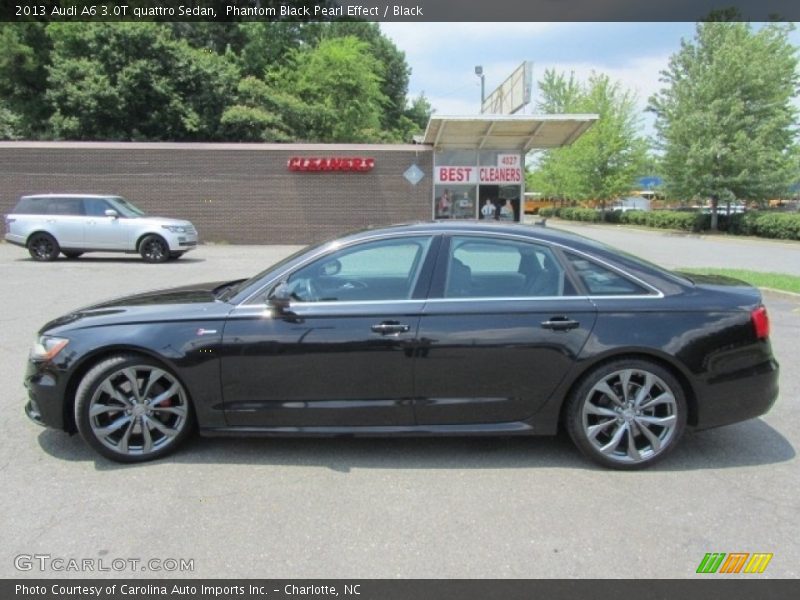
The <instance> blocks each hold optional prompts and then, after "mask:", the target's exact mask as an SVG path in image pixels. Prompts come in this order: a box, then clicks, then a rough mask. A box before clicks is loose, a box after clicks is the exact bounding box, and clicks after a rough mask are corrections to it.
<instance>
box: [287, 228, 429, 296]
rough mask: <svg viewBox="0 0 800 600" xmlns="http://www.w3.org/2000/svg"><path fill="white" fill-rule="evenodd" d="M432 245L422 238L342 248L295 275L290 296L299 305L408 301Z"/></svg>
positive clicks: (291, 281)
mask: <svg viewBox="0 0 800 600" xmlns="http://www.w3.org/2000/svg"><path fill="white" fill-rule="evenodd" d="M430 243H431V238H430V236H419V237H406V238H396V239H389V240H380V241H374V242H367V243H364V244H358V245H357V246H353V247H349V248H343V249H342V250H339V251H336V252H333V253H331V254H328V255H326V256H324V257H322V258H319V259H317V260H315V261H314V262H312V263H311V264H309V265H306V266H305V267H302V268H300V269H298V270H297V271H295V272H294V273H292V275H291V276H289V278H288V279H287V280H286V284H287V285H288V291H289V294H290V295H291V297H292V298H293V299H294V300H296V301H299V302H355V301H381V300H383V301H392V300H408V299H410V298H411V296H412V294H413V292H414V288H415V287H416V285H417V280H418V278H419V274H420V271H421V269H422V264H423V262H424V260H425V256H426V254H427V251H428V248H429V247H430Z"/></svg>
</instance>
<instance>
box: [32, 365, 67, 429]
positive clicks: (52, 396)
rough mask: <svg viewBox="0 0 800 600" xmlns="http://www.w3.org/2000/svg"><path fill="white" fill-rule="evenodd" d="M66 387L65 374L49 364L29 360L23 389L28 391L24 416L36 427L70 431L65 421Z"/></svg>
mask: <svg viewBox="0 0 800 600" xmlns="http://www.w3.org/2000/svg"><path fill="white" fill-rule="evenodd" d="M66 387H67V374H66V373H65V372H64V371H61V370H59V369H58V368H57V367H54V366H53V365H52V364H51V363H44V362H34V361H31V360H29V361H28V366H27V369H26V371H25V388H26V389H27V390H28V400H27V402H26V403H25V414H26V415H27V416H28V418H29V419H30V420H31V421H33V422H34V423H36V424H37V425H42V426H44V427H53V428H54V429H62V430H70V427H71V424H68V423H67V420H66V419H65V406H64V398H65V396H66Z"/></svg>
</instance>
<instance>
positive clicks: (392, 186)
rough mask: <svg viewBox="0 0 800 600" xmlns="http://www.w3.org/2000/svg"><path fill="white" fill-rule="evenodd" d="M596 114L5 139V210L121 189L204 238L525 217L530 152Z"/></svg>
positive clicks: (0, 185) (310, 236) (0, 151)
mask: <svg viewBox="0 0 800 600" xmlns="http://www.w3.org/2000/svg"><path fill="white" fill-rule="evenodd" d="M595 119H596V116H595V115H548V116H540V117H532V116H491V117H433V118H432V119H431V121H430V123H429V124H428V128H427V131H426V133H425V138H424V140H423V143H420V144H402V145H390V144H386V145H363V144H346V145H338V144H194V143H137V142H0V214H6V213H8V212H9V211H10V210H11V209H12V208H13V206H14V205H15V204H16V202H17V200H18V198H19V197H20V196H22V195H25V194H37V193H94V194H116V195H121V196H124V197H126V198H128V199H129V200H131V201H132V202H133V203H134V204H136V205H137V206H139V207H140V208H142V209H144V210H145V211H146V212H148V213H151V214H156V215H163V216H169V217H175V218H185V219H189V220H190V221H192V222H193V223H194V224H195V225H196V226H197V228H198V230H199V231H200V234H201V239H202V240H204V241H214V242H229V243H248V244H284V243H292V244H298V243H309V242H314V241H318V240H322V239H326V238H329V237H333V236H336V235H339V234H341V233H343V232H346V231H349V230H353V229H359V228H363V227H368V226H375V225H386V224H390V223H400V222H408V221H417V220H427V219H431V218H434V217H439V218H479V217H480V216H481V215H480V212H479V210H480V208H481V207H482V206H483V205H485V204H486V203H487V202H491V203H492V205H493V206H495V207H496V208H497V215H498V217H499V214H500V208H501V206H502V205H503V204H504V203H506V201H508V204H509V205H513V207H514V215H513V216H514V218H515V219H517V220H519V218H520V199H521V198H522V197H523V193H524V156H525V154H526V153H527V152H528V151H530V150H532V149H535V148H549V147H556V146H561V145H564V144H568V143H571V142H572V141H574V140H575V139H577V137H578V136H580V135H581V134H582V133H583V132H584V131H585V130H586V129H587V128H588V127H589V126H590V125H591V124H592V122H593V121H594V120H595ZM306 159H308V160H306ZM343 159H345V160H343ZM346 159H360V160H359V161H353V160H346ZM443 195H446V197H447V199H448V202H449V204H451V205H452V206H450V207H448V209H447V210H446V211H444V212H443V206H442V204H443V203H442V196H443Z"/></svg>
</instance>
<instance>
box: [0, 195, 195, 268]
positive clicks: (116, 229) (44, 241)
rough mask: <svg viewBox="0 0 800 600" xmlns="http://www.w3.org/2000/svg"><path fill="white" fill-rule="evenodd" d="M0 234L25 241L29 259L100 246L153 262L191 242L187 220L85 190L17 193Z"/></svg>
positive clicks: (189, 246) (50, 257)
mask: <svg viewBox="0 0 800 600" xmlns="http://www.w3.org/2000/svg"><path fill="white" fill-rule="evenodd" d="M5 237H6V241H7V242H10V243H12V244H16V245H18V246H24V247H26V248H27V249H28V252H30V253H31V256H32V257H33V259H34V260H55V258H56V257H57V256H58V253H59V252H61V253H62V254H63V255H64V256H66V257H67V258H78V257H79V256H80V255H81V254H83V253H84V252H91V251H101V252H129V253H135V252H138V253H139V254H141V255H142V258H143V259H144V260H145V261H147V262H154V263H155V262H164V261H166V260H169V259H170V258H179V257H180V256H181V255H182V254H183V253H184V252H188V251H189V250H192V249H193V248H194V247H195V246H197V230H196V229H195V228H194V226H193V225H192V224H191V223H190V222H189V221H178V220H176V219H164V218H162V217H150V216H147V215H145V214H144V212H143V211H142V210H140V209H139V208H137V207H136V206H134V205H133V204H132V203H131V202H129V201H128V200H126V199H125V198H122V197H121V196H99V195H89V194H42V195H37V196H23V197H22V198H20V200H19V202H18V203H17V206H16V207H15V208H14V210H13V211H12V212H11V213H10V214H8V215H6V236H5Z"/></svg>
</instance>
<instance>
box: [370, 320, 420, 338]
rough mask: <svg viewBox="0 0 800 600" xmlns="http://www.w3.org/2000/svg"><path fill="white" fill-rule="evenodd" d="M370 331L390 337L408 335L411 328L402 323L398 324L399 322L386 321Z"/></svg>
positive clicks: (374, 326)
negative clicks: (393, 334)
mask: <svg viewBox="0 0 800 600" xmlns="http://www.w3.org/2000/svg"><path fill="white" fill-rule="evenodd" d="M370 329H372V331H374V332H375V333H380V334H381V335H390V334H392V333H406V332H407V331H408V330H410V329H411V327H409V326H408V325H404V324H402V323H398V322H397V321H384V322H383V323H378V324H377V325H373V326H372V327H370Z"/></svg>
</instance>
